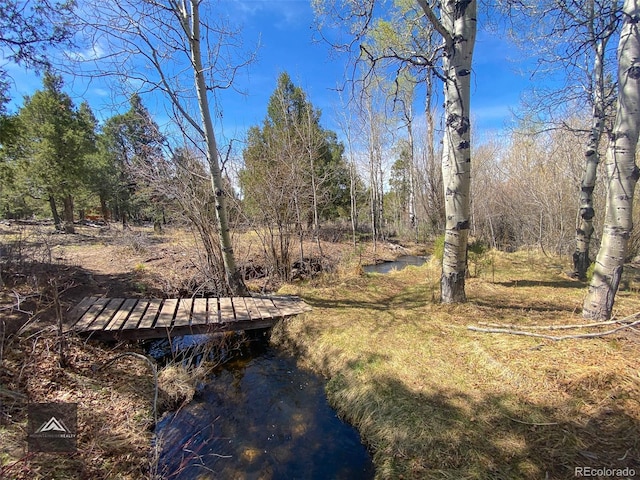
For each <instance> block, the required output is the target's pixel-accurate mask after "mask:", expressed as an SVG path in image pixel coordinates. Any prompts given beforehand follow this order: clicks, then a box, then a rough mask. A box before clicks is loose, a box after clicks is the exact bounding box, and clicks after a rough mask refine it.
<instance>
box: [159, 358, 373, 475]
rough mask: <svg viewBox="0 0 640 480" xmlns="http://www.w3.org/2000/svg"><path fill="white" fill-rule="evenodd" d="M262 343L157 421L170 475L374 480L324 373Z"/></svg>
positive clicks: (365, 455) (163, 459) (164, 466)
mask: <svg viewBox="0 0 640 480" xmlns="http://www.w3.org/2000/svg"><path fill="white" fill-rule="evenodd" d="M260 349H261V350H263V351H262V352H260V353H258V355H253V356H252V357H247V358H241V359H237V360H234V361H232V362H230V363H229V364H227V365H226V366H225V367H223V368H222V369H221V370H220V371H218V372H217V373H215V374H214V375H213V376H212V377H211V381H210V382H209V383H208V384H207V385H206V386H205V387H204V388H203V389H202V391H201V392H200V394H199V395H198V396H197V397H196V400H194V401H193V402H192V403H191V404H189V405H187V406H186V407H185V408H183V409H181V410H180V411H179V412H177V413H176V414H174V415H172V416H170V417H168V418H167V419H165V420H164V421H163V422H161V423H160V425H159V427H158V430H157V433H158V434H159V435H160V436H161V438H162V445H163V448H162V451H161V454H160V464H161V467H160V470H161V471H162V470H164V475H165V476H166V478H194V476H195V475H198V474H200V475H202V474H207V472H209V473H211V472H215V475H216V477H217V478H236V477H237V475H238V474H240V473H241V474H242V475H243V478H318V479H321V478H322V479H324V478H336V479H341V478H343V479H358V478H363V479H364V478H373V465H372V463H371V459H370V457H369V455H368V453H367V451H366V449H365V447H364V446H363V445H362V444H361V443H360V438H359V435H358V434H357V432H356V431H355V429H353V428H352V427H350V426H348V425H346V424H345V423H343V422H342V421H341V420H339V419H338V418H337V416H336V414H335V411H334V410H332V409H331V408H330V407H329V405H328V404H327V401H326V398H325V393H324V387H323V384H322V382H321V381H320V379H319V378H318V377H316V376H314V375H312V374H311V373H309V372H306V371H301V370H298V369H297V367H296V362H295V359H294V358H291V357H286V356H284V355H282V354H279V353H278V352H276V351H274V350H271V349H269V348H267V349H266V350H265V349H264V348H263V347H261V348H260Z"/></svg>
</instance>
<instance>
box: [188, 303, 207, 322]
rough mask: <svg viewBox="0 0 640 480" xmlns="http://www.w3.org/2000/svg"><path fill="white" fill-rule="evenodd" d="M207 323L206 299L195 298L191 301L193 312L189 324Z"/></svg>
mask: <svg viewBox="0 0 640 480" xmlns="http://www.w3.org/2000/svg"><path fill="white" fill-rule="evenodd" d="M206 323H207V299H206V298H196V299H195V300H194V301H193V314H192V315H191V325H204V324H206Z"/></svg>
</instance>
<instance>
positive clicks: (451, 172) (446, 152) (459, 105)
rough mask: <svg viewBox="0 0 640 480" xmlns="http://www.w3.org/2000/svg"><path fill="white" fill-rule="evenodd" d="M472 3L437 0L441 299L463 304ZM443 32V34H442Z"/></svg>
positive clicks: (467, 223) (474, 7) (473, 28)
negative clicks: (441, 41) (441, 29)
mask: <svg viewBox="0 0 640 480" xmlns="http://www.w3.org/2000/svg"><path fill="white" fill-rule="evenodd" d="M476 11H477V5H476V1H475V0H455V1H454V0H448V1H445V2H442V6H441V24H442V27H444V30H445V31H446V32H447V33H448V35H443V36H444V38H445V54H444V58H443V69H444V75H445V82H444V108H445V132H444V139H443V153H442V177H443V183H444V194H445V240H444V254H443V258H442V278H441V282H440V288H441V292H440V299H441V301H442V302H443V303H458V302H464V301H466V294H465V276H466V270H467V240H468V237H469V226H470V195H469V190H470V184H471V121H470V118H469V113H470V98H471V94H470V91H471V89H470V86H471V62H472V57H473V48H474V44H475V37H476ZM441 33H442V32H441Z"/></svg>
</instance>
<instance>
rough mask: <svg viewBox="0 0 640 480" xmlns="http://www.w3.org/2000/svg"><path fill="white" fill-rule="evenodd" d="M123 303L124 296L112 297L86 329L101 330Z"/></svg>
mask: <svg viewBox="0 0 640 480" xmlns="http://www.w3.org/2000/svg"><path fill="white" fill-rule="evenodd" d="M123 303H124V298H112V299H111V300H109V303H107V306H106V307H104V310H102V313H101V314H100V315H98V316H97V317H96V319H95V320H94V321H93V323H92V324H91V327H90V328H88V330H103V329H104V328H105V327H106V326H107V325H108V324H109V322H110V321H111V319H112V318H113V316H114V315H115V314H116V313H117V312H118V309H119V308H120V306H121V305H122V304H123Z"/></svg>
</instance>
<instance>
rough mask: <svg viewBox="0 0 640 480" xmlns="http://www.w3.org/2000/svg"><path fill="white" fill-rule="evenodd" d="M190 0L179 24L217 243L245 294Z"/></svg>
mask: <svg viewBox="0 0 640 480" xmlns="http://www.w3.org/2000/svg"><path fill="white" fill-rule="evenodd" d="M190 3H191V25H190V32H189V29H188V27H187V25H186V21H187V20H186V18H185V25H183V27H185V33H187V34H188V35H189V46H190V48H191V61H192V62H193V72H194V80H195V84H196V91H197V94H198V106H199V108H200V115H201V117H202V126H203V131H204V139H205V143H206V145H207V160H208V162H209V169H210V172H211V183H212V188H213V191H214V193H215V207H216V220H217V222H218V235H219V236H220V247H221V250H222V260H223V263H224V270H225V275H226V282H227V285H228V286H229V290H230V291H231V293H232V294H233V295H247V294H248V291H247V287H246V286H245V284H244V280H243V279H242V276H241V274H240V272H239V271H238V269H237V267H236V262H235V257H234V255H233V245H232V243H231V235H230V233H229V219H228V214H227V202H226V197H225V190H224V185H223V182H222V173H221V171H220V163H219V161H218V147H217V145H216V137H215V133H214V130H213V121H212V120H211V112H210V110H209V100H208V98H207V86H206V82H205V77H204V70H203V68H202V52H201V48H200V15H199V10H198V9H199V6H200V0H190ZM183 12H184V14H185V15H186V11H184V10H183Z"/></svg>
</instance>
